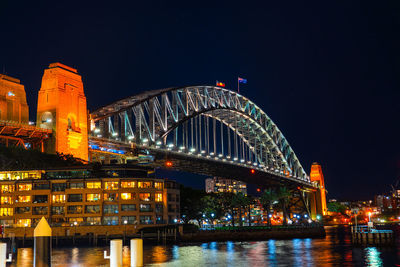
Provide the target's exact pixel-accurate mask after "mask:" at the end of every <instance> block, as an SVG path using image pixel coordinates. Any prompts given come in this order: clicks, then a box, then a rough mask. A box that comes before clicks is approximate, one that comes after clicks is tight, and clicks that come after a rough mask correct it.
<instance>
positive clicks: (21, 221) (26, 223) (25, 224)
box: [16, 219, 31, 227]
mask: <svg viewBox="0 0 400 267" xmlns="http://www.w3.org/2000/svg"><path fill="white" fill-rule="evenodd" d="M16 226H17V227H31V219H19V220H17V223H16Z"/></svg>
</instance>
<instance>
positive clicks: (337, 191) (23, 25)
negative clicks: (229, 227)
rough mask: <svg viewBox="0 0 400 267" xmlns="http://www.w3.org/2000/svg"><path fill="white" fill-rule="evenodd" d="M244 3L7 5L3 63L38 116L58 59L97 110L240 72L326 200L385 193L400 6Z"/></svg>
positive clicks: (393, 136)
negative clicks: (317, 169)
mask: <svg viewBox="0 0 400 267" xmlns="http://www.w3.org/2000/svg"><path fill="white" fill-rule="evenodd" d="M246 2H247V1H240V2H235V1H229V2H228V1H226V2H221V3H220V4H215V3H213V4H210V3H208V2H199V1H196V2H194V1H183V2H180V3H179V2H174V1H165V2H163V1H131V2H127V3H129V4H123V3H121V2H117V1H107V2H100V1H97V2H91V3H88V2H87V1H80V2H73V1H68V2H66V3H65V4H63V3H62V2H61V1H51V2H46V1H26V2H24V1H7V0H6V1H5V0H3V1H2V2H1V6H0V25H1V35H0V36H1V38H0V51H1V53H0V66H1V67H2V69H3V66H4V68H5V71H6V73H7V74H9V75H11V76H14V77H17V78H20V79H21V81H22V83H23V84H24V85H25V86H26V91H27V96H28V102H29V106H30V114H31V119H34V117H35V113H36V101H37V100H36V98H37V92H38V90H39V88H40V82H41V76H42V74H43V70H44V69H45V68H46V67H47V66H48V64H49V63H52V62H55V61H60V62H63V63H64V64H67V65H70V66H72V67H75V68H77V69H78V71H79V73H80V74H81V75H82V76H83V79H84V86H85V92H86V96H87V99H88V108H89V109H90V110H93V109H95V108H97V107H100V106H102V105H105V104H108V103H110V102H112V101H114V100H118V99H121V98H123V97H125V96H129V95H133V94H136V93H139V92H142V91H144V90H148V89H158V88H164V87H170V86H183V85H193V84H214V83H215V80H220V81H225V82H226V84H227V87H228V88H232V89H235V88H236V79H237V76H238V75H240V76H241V77H244V78H247V80H248V84H247V85H246V86H243V87H242V88H241V93H242V94H244V95H246V96H247V97H249V98H250V99H252V100H254V101H255V102H256V103H257V104H258V105H259V106H260V107H262V108H263V109H264V111H266V112H267V114H268V115H269V116H270V117H271V118H272V120H274V122H275V123H276V124H277V125H278V127H279V128H280V130H281V131H282V132H283V134H284V135H285V137H286V138H287V139H288V141H289V143H290V144H291V146H292V148H293V149H294V151H295V152H296V154H297V156H298V157H299V159H300V161H301V162H302V164H303V167H304V168H305V169H306V171H307V172H309V169H310V165H311V163H312V162H313V161H318V162H320V163H321V164H322V166H323V171H324V173H325V179H326V184H327V189H328V191H329V197H331V198H333V197H335V198H343V199H355V198H368V197H372V196H373V195H374V194H376V193H382V192H384V191H386V190H388V189H389V184H391V183H394V182H395V180H396V179H397V178H399V176H400V152H399V149H400V145H399V137H400V123H399V115H400V112H399V111H400V110H399V99H400V93H399V82H400V79H399V71H400V64H399V59H400V53H399V49H400V32H399V29H400V15H399V14H400V6H399V3H398V1H392V2H389V1H387V2H386V1H374V2H372V1H371V2H368V1H330V2H327V1H315V2H314V3H311V2H308V3H300V2H301V1H260V2H259V3H253V4H251V5H250V4H247V3H246ZM383 2H384V3H383ZM187 180H188V181H189V182H188V184H189V185H190V180H191V179H190V177H188V179H187Z"/></svg>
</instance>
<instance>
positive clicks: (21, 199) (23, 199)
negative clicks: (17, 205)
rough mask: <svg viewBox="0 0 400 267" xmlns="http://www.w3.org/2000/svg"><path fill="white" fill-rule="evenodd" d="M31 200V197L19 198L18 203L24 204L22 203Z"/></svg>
mask: <svg viewBox="0 0 400 267" xmlns="http://www.w3.org/2000/svg"><path fill="white" fill-rule="evenodd" d="M31 200H32V197H31V196H18V197H17V201H18V202H22V203H27V202H31Z"/></svg>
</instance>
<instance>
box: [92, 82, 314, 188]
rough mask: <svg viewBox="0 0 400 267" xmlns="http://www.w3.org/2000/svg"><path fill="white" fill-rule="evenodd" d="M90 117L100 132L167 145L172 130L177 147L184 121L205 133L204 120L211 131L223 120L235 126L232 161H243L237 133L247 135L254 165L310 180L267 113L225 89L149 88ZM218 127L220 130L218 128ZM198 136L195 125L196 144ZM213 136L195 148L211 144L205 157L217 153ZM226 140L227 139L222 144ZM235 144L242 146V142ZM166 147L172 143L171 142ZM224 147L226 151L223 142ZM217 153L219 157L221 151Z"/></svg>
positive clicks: (124, 139)
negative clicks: (212, 123) (235, 137)
mask: <svg viewBox="0 0 400 267" xmlns="http://www.w3.org/2000/svg"><path fill="white" fill-rule="evenodd" d="M90 118H91V124H92V130H93V132H92V135H94V136H101V137H102V138H107V139H110V140H118V141H121V142H125V143H136V144H138V145H141V146H143V145H145V146H148V147H154V146H160V145H167V144H166V142H167V141H166V140H167V138H168V136H170V134H171V133H172V135H173V145H174V146H173V147H174V148H175V149H178V147H179V146H178V142H179V141H178V140H177V139H178V138H177V136H178V128H179V127H183V131H185V126H184V125H185V124H188V123H189V122H190V125H191V126H190V127H192V129H193V121H194V122H195V127H196V129H195V131H197V132H199V131H200V136H202V132H201V131H202V128H201V126H202V121H204V124H203V126H204V129H203V135H206V136H208V134H209V133H210V127H211V126H210V125H209V123H208V120H209V119H208V118H210V119H211V121H219V122H220V123H221V124H223V125H224V126H221V127H222V130H221V133H222V131H223V130H224V129H223V127H227V128H229V129H230V131H229V130H225V131H224V132H223V133H225V132H226V131H227V133H228V135H229V141H225V142H228V144H226V147H227V148H226V149H225V150H226V152H228V150H229V153H230V155H229V159H230V160H231V161H232V164H237V161H239V160H240V159H239V158H238V157H239V154H240V153H237V151H236V154H235V152H232V150H231V144H232V141H231V140H232V139H231V138H230V134H231V133H232V134H233V135H236V136H237V137H238V138H239V139H240V140H242V142H243V143H244V144H246V146H247V147H248V148H249V151H251V153H252V154H253V155H254V162H252V163H251V164H252V167H253V165H256V167H257V168H261V169H264V170H265V171H271V170H274V171H275V172H276V171H277V170H279V172H278V174H281V175H282V176H291V177H295V178H297V179H301V180H302V181H306V182H309V178H308V176H307V174H306V172H305V171H304V169H303V167H302V166H301V164H300V162H299V160H298V158H297V157H296V155H295V153H294V151H293V150H292V148H291V147H290V145H289V143H288V142H287V140H286V138H285V137H284V136H283V134H282V133H281V131H280V130H279V129H278V127H277V126H276V125H275V124H274V123H273V121H272V120H271V119H270V118H269V117H268V116H267V114H266V113H265V112H264V111H263V110H261V109H260V108H259V107H258V106H257V105H256V104H255V103H253V102H252V101H250V100H249V99H248V98H246V97H244V96H242V95H240V94H238V93H237V92H234V91H230V90H227V89H225V88H220V87H215V86H190V87H183V88H167V89H161V90H155V91H148V92H144V93H142V94H139V95H135V96H131V97H128V98H126V99H123V100H120V101H117V102H115V103H112V104H110V105H108V106H105V107H103V108H100V109H98V110H96V111H94V112H92V113H91V114H90ZM196 121H197V122H196ZM196 123H197V124H196ZM214 125H215V123H214ZM187 127H188V126H187V125H186V128H187ZM221 127H220V129H221ZM211 128H212V127H211ZM214 128H215V126H214ZM186 131H187V129H186ZM215 131H216V130H215V129H214V133H215ZM206 132H207V133H206ZM193 135H194V134H193V130H192V136H191V138H192V146H193ZM221 135H222V134H221ZM196 136H197V135H196ZM207 138H208V137H204V143H206V142H208V144H204V145H202V144H201V141H200V145H199V144H198V143H196V144H195V147H196V149H197V150H201V149H202V147H208V148H207V149H206V151H204V152H205V153H204V156H207V157H209V156H210V155H213V153H212V152H211V150H212V149H210V148H209V146H210V142H209V140H207ZM222 138H223V137H222ZM225 139H226V137H225ZM196 140H197V137H196ZM200 140H202V137H200ZM182 141H183V142H186V146H185V148H184V150H183V151H182V152H184V153H185V152H186V153H192V152H193V151H191V150H190V149H189V146H188V143H189V142H188V135H187V133H186V141H185V134H184V133H183V139H182ZM196 142H198V141H196ZM223 142H224V141H223V140H222V141H221V144H222V146H223ZM183 145H185V144H183ZM235 145H236V146H237V143H235ZM214 147H215V140H214ZM165 149H171V148H170V147H169V148H168V147H165ZM236 150H237V149H236ZM222 151H223V152H224V149H223V147H222ZM198 152H200V151H198ZM214 152H215V153H214V156H216V151H214ZM249 153H250V152H249ZM224 154H226V153H224ZM232 154H233V156H232V157H231V155H232ZM200 155H201V154H200ZM244 155H246V154H244ZM235 161H236V162H235Z"/></svg>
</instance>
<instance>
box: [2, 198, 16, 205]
mask: <svg viewBox="0 0 400 267" xmlns="http://www.w3.org/2000/svg"><path fill="white" fill-rule="evenodd" d="M0 203H1V204H12V203H13V199H12V197H1V200H0Z"/></svg>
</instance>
